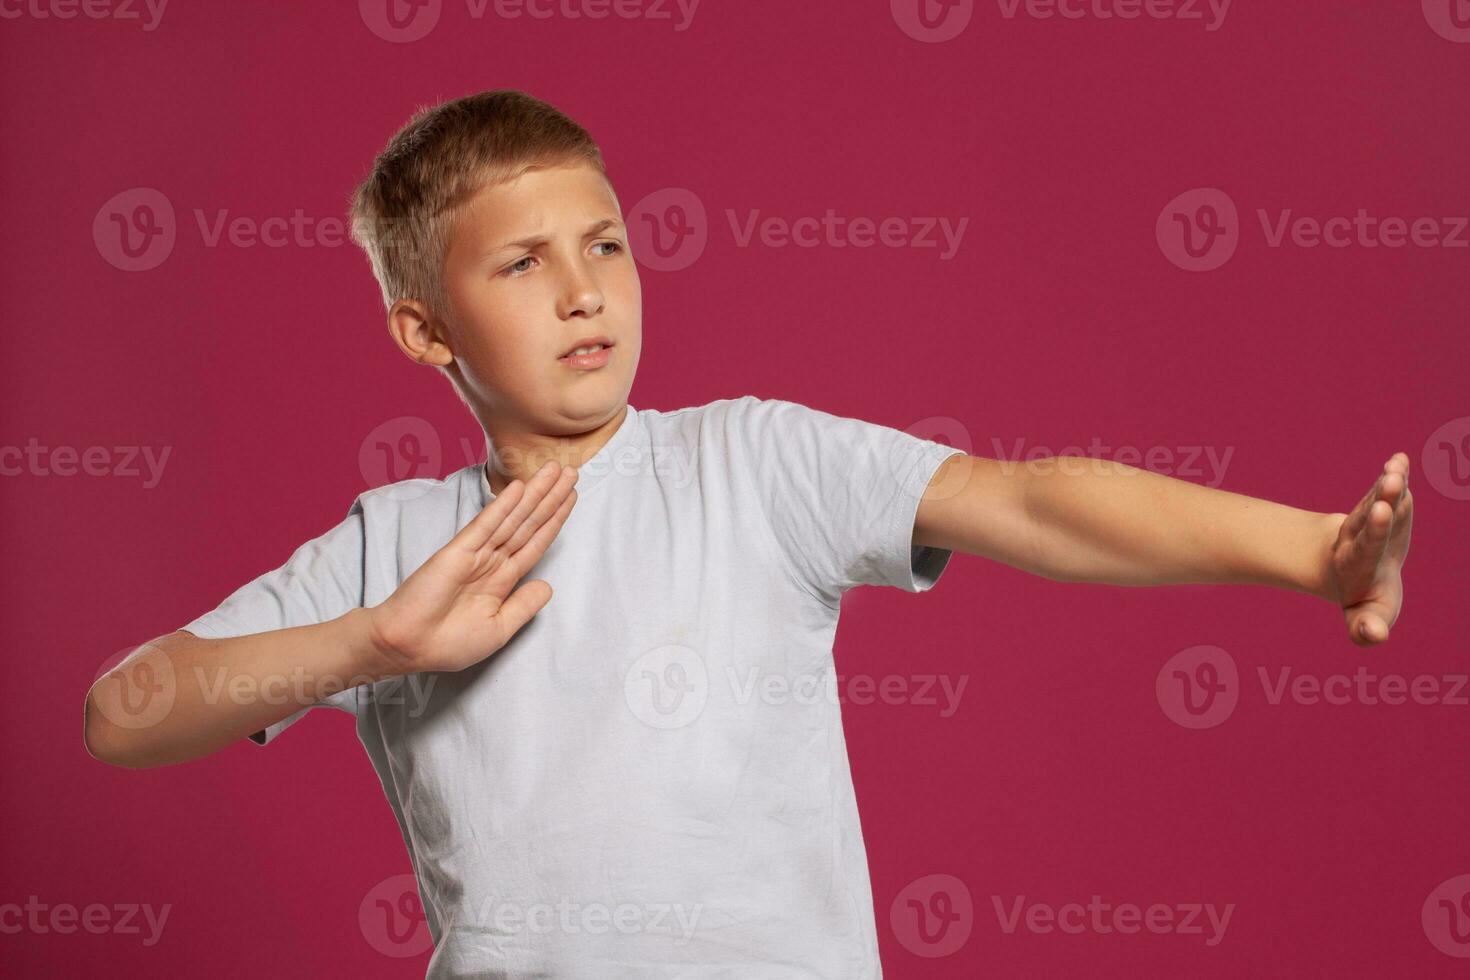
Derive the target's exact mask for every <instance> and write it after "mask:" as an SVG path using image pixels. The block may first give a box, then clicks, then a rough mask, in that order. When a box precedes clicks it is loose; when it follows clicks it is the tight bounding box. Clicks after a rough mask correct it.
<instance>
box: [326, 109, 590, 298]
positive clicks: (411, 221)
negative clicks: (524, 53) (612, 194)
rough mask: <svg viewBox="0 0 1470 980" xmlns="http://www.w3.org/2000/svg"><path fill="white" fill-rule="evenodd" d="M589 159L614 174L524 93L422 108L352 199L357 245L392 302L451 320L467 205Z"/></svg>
mask: <svg viewBox="0 0 1470 980" xmlns="http://www.w3.org/2000/svg"><path fill="white" fill-rule="evenodd" d="M582 161H585V162H587V163H590V164H591V165H593V166H594V167H596V168H597V170H598V172H599V173H601V174H602V175H603V177H604V178H606V177H607V168H606V167H605V166H604V165H603V162H602V151H601V150H600V149H599V148H598V146H597V143H596V142H595V141H594V140H593V139H592V137H591V136H590V135H589V134H588V132H587V131H586V130H585V129H583V128H582V127H581V126H579V125H578V124H577V123H576V122H574V121H573V120H572V119H570V118H569V117H567V116H566V115H564V114H563V113H562V112H561V111H560V110H558V109H557V108H556V107H554V106H552V105H550V104H548V103H546V102H543V101H541V100H540V99H537V98H535V97H533V96H530V95H528V94H526V93H525V92H519V91H516V90H515V89H495V90H493V91H487V92H480V93H478V94H475V95H467V96H464V97H463V98H459V99H455V100H453V101H450V102H444V103H441V104H439V105H436V106H428V107H424V108H421V109H419V110H418V111H416V112H415V113H414V115H413V117H412V118H411V119H410V120H409V121H408V123H406V124H405V125H404V126H403V128H402V129H400V130H399V131H398V132H397V133H396V134H394V136H393V138H392V139H391V140H389V141H388V146H387V147H386V148H385V149H384V150H383V152H382V153H380V154H378V157H377V159H375V160H374V161H373V168H372V172H371V173H370V174H369V175H368V177H367V179H366V180H364V181H363V182H362V183H361V184H360V185H359V186H358V187H357V189H356V190H355V191H354V192H353V195H352V203H351V211H350V214H351V223H352V240H353V241H355V242H356V243H357V244H358V245H360V246H361V247H362V249H363V251H365V252H366V253H367V256H368V261H369V262H370V263H371V264H372V269H373V275H374V277H376V278H377V280H378V285H379V286H381V287H382V290H383V303H384V305H385V306H387V307H388V308H390V309H391V308H392V306H393V304H394V303H396V302H397V301H398V300H400V299H416V300H419V301H421V302H423V303H425V304H427V306H428V307H429V310H430V311H431V312H432V313H433V314H434V315H436V316H443V315H445V314H446V313H447V310H448V303H447V299H446V296H445V292H444V284H443V281H442V275H441V272H442V269H443V264H444V257H445V252H446V250H447V247H448V241H449V232H450V229H451V228H452V227H453V225H454V220H455V218H456V217H458V215H459V213H460V211H461V209H462V208H463V206H464V205H465V203H467V202H468V201H469V200H470V199H471V198H472V197H474V195H475V194H476V193H478V192H479V191H480V190H481V189H483V188H485V187H488V186H492V185H494V184H498V183H501V182H502V181H506V180H510V179H513V178H515V177H518V176H520V175H521V174H522V173H524V172H526V171H527V170H537V169H542V168H545V167H555V166H561V165H565V164H569V163H577V162H582Z"/></svg>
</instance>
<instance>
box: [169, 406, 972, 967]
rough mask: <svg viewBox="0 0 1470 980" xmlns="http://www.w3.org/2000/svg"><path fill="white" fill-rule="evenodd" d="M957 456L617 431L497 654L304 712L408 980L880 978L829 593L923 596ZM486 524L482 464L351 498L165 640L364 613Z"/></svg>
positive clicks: (687, 416) (647, 413) (727, 409)
mask: <svg viewBox="0 0 1470 980" xmlns="http://www.w3.org/2000/svg"><path fill="white" fill-rule="evenodd" d="M958 452H960V450H958V449H955V448H953V447H950V446H946V445H943V444H941V443H937V442H931V441H928V440H924V439H919V438H916V437H914V436H911V435H909V434H908V433H905V432H902V431H899V430H897V429H894V428H890V427H887V426H882V425H876V424H873V423H868V422H864V421H860V420H857V419H849V418H842V417H839V416H834V415H830V414H827V413H825V412H821V411H818V410H815V409H811V408H808V407H806V406H803V405H800V404H796V403H793V402H788V401H782V400H778V399H759V398H755V397H753V396H746V397H743V398H736V399H722V400H719V401H714V402H711V403H709V404H707V405H701V406H695V407H691V408H683V409H679V410H676V411H669V412H662V411H657V410H652V409H643V410H641V411H640V410H638V409H635V408H633V407H632V406H631V405H629V406H628V412H627V415H626V416H625V418H624V421H623V422H622V423H621V425H620V427H619V428H618V430H617V431H616V432H615V433H614V435H613V437H612V438H611V439H610V440H609V441H608V442H607V443H606V444H605V445H604V446H603V447H602V449H601V450H599V451H598V453H597V454H596V455H595V456H594V457H592V458H591V459H589V460H587V461H586V462H585V463H584V464H583V465H582V466H581V467H580V468H579V472H580V476H579V479H578V483H577V495H578V499H577V505H576V507H575V508H574V509H573V511H572V513H571V515H570V517H569V518H568V519H567V522H566V524H565V525H564V526H563V528H562V530H561V531H560V532H559V534H558V536H557V538H556V539H555V540H554V541H553V542H552V544H551V546H550V547H549V548H548V549H547V551H546V553H545V554H544V555H543V556H542V558H541V560H540V561H539V562H538V563H537V565H536V567H535V568H534V569H533V570H532V572H531V573H530V574H529V575H528V576H527V578H543V579H545V580H546V581H548V582H549V583H550V584H551V586H552V588H553V589H554V591H555V594H554V596H553V598H552V599H551V601H550V602H549V603H548V604H547V605H546V607H545V608H543V609H542V610H541V611H540V612H539V613H538V614H537V615H536V616H535V617H534V618H533V619H532V620H531V621H530V622H529V623H528V624H527V625H526V626H525V627H523V628H522V629H521V631H520V632H519V633H517V634H516V635H515V636H514V637H513V638H512V639H511V640H510V642H509V643H508V644H506V645H505V646H504V647H502V648H501V649H500V650H499V651H498V652H496V653H494V654H492V655H491V656H490V657H489V658H487V659H486V660H484V661H482V662H481V663H479V664H476V665H474V666H472V667H469V668H467V669H465V670H462V671H458V672H444V673H421V674H414V675H409V676H408V677H398V678H393V679H390V680H387V681H382V682H379V683H377V684H372V685H361V686H358V687H355V688H350V689H348V690H346V691H344V692H342V693H341V694H338V695H335V696H333V697H332V698H330V699H328V700H326V701H323V702H320V703H319V704H318V705H314V707H319V706H322V705H329V706H332V707H337V708H340V709H343V710H345V711H349V712H351V713H352V714H354V715H355V717H356V722H357V734H358V737H359V739H360V740H361V742H362V744H363V746H364V747H365V748H366V749H367V752H368V755H369V756H370V757H371V759H372V763H373V766H374V767H375V768H376V770H377V772H378V775H379V777H380V778H381V780H382V785H383V790H384V792H385V793H386V795H387V798H388V802H389V804H390V805H391V806H392V808H393V811H394V815H395V816H396V817H397V819H398V823H399V826H400V828H401V830H402V832H403V837H404V841H405V843H406V844H407V846H408V851H409V855H410V857H411V859H412V862H413V870H414V874H415V875H416V878H417V885H418V890H419V895H420V897H421V899H422V902H423V909H424V914H425V916H426V918H427V924H428V928H429V930H430V933H431V935H432V938H433V941H434V944H435V952H434V955H433V958H432V960H431V962H430V965H429V970H428V977H429V978H430V980H434V978H448V977H469V976H474V977H497V978H513V977H514V978H521V977H533V976H534V977H557V978H595V980H620V978H630V980H631V978H638V980H649V978H664V977H667V978H672V977H679V978H701V980H710V978H716V977H720V978H726V977H728V978H739V980H766V978H770V980H775V978H780V980H797V978H818V977H820V978H831V980H874V978H878V977H880V976H881V972H880V966H879V960H878V943H877V933H876V927H875V920H874V913H873V900H872V893H871V888H870V884H869V879H868V865H867V854H866V850H865V848H864V845H863V837H862V830H861V826H860V824H859V822H858V813H857V804H856V800H855V798H854V795H853V786H852V776H851V773H850V771H849V769H848V759H847V746H846V742H845V740H844V737H843V729H842V717H841V712H840V705H839V703H838V701H837V697H836V690H835V683H834V665H833V659H832V642H833V638H834V636H835V634H836V629H837V617H838V612H839V606H840V600H841V596H842V593H843V592H844V591H845V590H847V589H849V588H852V587H853V586H856V585H861V584H869V585H888V586H894V587H896V588H900V589H904V590H906V591H909V592H921V591H925V590H927V589H929V588H930V587H931V586H933V585H934V583H935V582H936V581H938V579H939V576H940V574H941V573H942V572H943V570H944V567H945V565H946V564H947V563H948V561H949V558H950V555H951V553H950V552H949V551H946V550H943V549H938V548H918V547H914V546H913V545H912V530H913V524H914V516H915V513H916V511H917V509H918V504H919V498H920V495H921V494H922V492H923V490H924V488H925V487H926V486H927V484H928V482H929V480H930V477H931V476H932V475H933V474H934V472H935V470H936V469H938V467H939V464H940V463H941V462H943V460H944V459H946V458H947V457H949V456H950V455H952V454H955V453H958ZM491 499H493V497H492V494H491V493H490V488H489V484H488V483H487V482H486V479H485V471H484V467H483V465H482V464H476V465H473V466H468V467H465V468H464V469H462V470H459V471H458V472H455V473H453V474H451V475H449V476H448V477H446V478H444V479H442V480H439V479H416V480H405V481H402V482H399V483H394V484H389V485H387V486H384V487H379V488H377V489H374V490H369V491H367V492H365V493H363V494H361V495H359V496H358V498H357V499H356V501H354V503H353V505H352V508H351V510H350V511H349V512H348V514H347V517H346V519H345V520H343V521H342V523H340V524H338V525H337V526H336V527H334V528H332V529H331V530H330V531H328V532H326V533H325V534H323V535H321V536H320V537H318V538H315V539H313V540H311V541H308V542H306V543H305V544H303V545H302V546H301V547H300V548H299V549H297V551H296V552H295V553H294V554H293V555H292V556H291V558H290V560H288V561H287V562H286V563H285V564H284V565H283V566H281V567H280V568H278V569H275V570H274V571H271V572H267V573H266V574H264V575H262V576H261V577H260V578H257V579H255V580H254V581H252V582H250V583H248V584H247V585H245V586H243V587H241V588H240V589H239V590H238V591H236V592H235V593H234V594H232V595H231V596H229V597H228V598H227V599H225V600H224V602H222V603H221V604H220V606H219V607H218V608H216V609H215V610H213V611H212V612H210V613H208V614H206V615H204V616H201V617H200V618H198V619H196V620H194V621H193V622H191V623H189V624H188V625H187V626H185V627H184V629H187V630H189V631H191V632H193V633H195V634H197V635H199V636H202V637H211V638H222V637H230V636H238V635H241V634H246V633H258V632H263V631H266V630H274V629H283V628H286V627H290V626H300V625H305V624H308V623H315V622H322V621H325V620H328V619H334V618H336V617H338V616H341V615H343V614H344V613H346V612H347V611H348V610H349V609H351V608H353V607H357V606H374V605H377V604H378V603H381V602H382V601H383V600H384V599H386V598H387V597H388V596H389V595H390V594H391V593H392V592H393V590H394V589H395V588H396V587H397V586H398V585H399V583H400V582H402V581H403V580H404V579H405V578H407V577H408V575H409V574H410V573H412V572H413V571H414V570H415V569H416V568H418V567H419V566H420V565H421V564H422V563H423V562H424V561H426V560H427V559H428V558H429V556H430V555H432V554H433V553H434V552H435V551H437V550H438V549H439V548H440V547H442V546H443V545H444V544H445V543H446V542H448V541H449V539H450V538H451V537H453V536H454V535H455V533H457V532H458V531H459V530H460V529H461V528H463V527H464V526H465V524H466V523H468V522H469V521H470V520H471V519H472V518H473V517H474V516H475V515H476V514H478V513H479V512H480V510H481V509H482V508H483V507H484V506H485V505H486V504H487V503H488V502H489V501H490V500H491ZM308 710H309V709H306V708H303V709H302V710H300V711H298V712H297V713H296V714H294V715H292V716H290V717H288V718H286V719H285V720H284V721H282V722H280V723H278V724H276V725H273V726H271V727H270V728H269V729H267V730H266V731H265V732H263V733H259V732H258V733H256V734H255V735H254V736H252V737H253V738H254V739H256V740H257V741H259V742H260V743H261V744H268V743H269V742H270V741H271V740H272V739H274V738H275V737H276V736H278V735H279V734H280V733H281V731H282V730H283V729H285V728H286V727H287V726H289V725H291V724H293V723H294V722H295V721H297V720H298V719H300V718H301V717H302V716H303V715H304V714H305V713H306V712H307V711H308ZM548 909H549V911H548Z"/></svg>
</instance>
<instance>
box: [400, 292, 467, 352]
mask: <svg viewBox="0 0 1470 980" xmlns="http://www.w3.org/2000/svg"><path fill="white" fill-rule="evenodd" d="M388 333H389V334H390V335H392V337H393V342H394V343H396V344H397V345H398V347H399V349H400V350H402V351H403V353H405V354H407V355H408V357H409V358H410V359H411V360H413V361H415V362H417V363H419V364H436V365H438V366H439V367H444V366H445V365H447V364H449V363H451V362H452V361H453V360H454V352H453V351H452V350H450V348H449V337H448V335H447V333H446V331H445V329H444V325H443V324H442V323H441V322H440V321H439V320H437V319H435V318H433V317H432V316H430V314H429V309H428V307H427V306H425V305H424V304H423V303H420V302H419V301H418V300H416V299H401V300H399V301H398V302H396V303H394V304H393V308H392V309H390V310H389V311H388Z"/></svg>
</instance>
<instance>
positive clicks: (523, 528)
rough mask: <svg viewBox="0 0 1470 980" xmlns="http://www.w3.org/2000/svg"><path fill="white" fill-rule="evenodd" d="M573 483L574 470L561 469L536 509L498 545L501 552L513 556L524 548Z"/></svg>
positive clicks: (560, 502) (558, 506) (563, 498)
mask: <svg viewBox="0 0 1470 980" xmlns="http://www.w3.org/2000/svg"><path fill="white" fill-rule="evenodd" d="M559 469H560V468H559ZM575 481H576V472H575V471H574V470H570V469H561V470H560V472H559V473H558V475H557V479H556V481H555V482H554V483H552V485H551V487H550V488H549V489H548V490H547V492H546V496H544V497H542V498H541V501H540V502H539V503H538V504H537V505H536V509H535V510H534V511H532V512H531V513H530V514H529V515H528V516H527V517H526V518H525V519H524V520H523V521H521V523H520V524H518V525H517V526H516V527H515V529H514V533H512V534H511V536H510V538H509V539H508V540H507V541H506V542H505V543H504V544H502V545H500V548H501V550H503V551H505V552H506V553H507V554H512V555H513V554H515V553H516V552H517V551H519V550H520V549H521V548H523V547H525V545H526V542H527V541H528V540H530V538H531V536H532V535H533V534H535V533H536V530H537V529H538V528H540V527H541V525H543V524H544V523H546V521H547V519H548V518H550V517H551V516H552V515H553V514H555V513H556V512H557V509H558V508H560V507H561V505H562V502H563V501H565V500H566V498H567V495H568V494H570V493H571V491H572V485H573V483H574V482H575Z"/></svg>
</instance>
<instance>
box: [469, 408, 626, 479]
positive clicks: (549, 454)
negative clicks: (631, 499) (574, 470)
mask: <svg viewBox="0 0 1470 980" xmlns="http://www.w3.org/2000/svg"><path fill="white" fill-rule="evenodd" d="M627 415H628V406H627V405H626V404H624V405H623V407H622V408H620V409H619V410H618V413H617V414H616V415H614V416H613V417H612V418H610V419H608V420H607V421H606V422H604V423H603V424H602V425H599V426H598V427H597V428H595V429H589V430H588V431H586V432H583V433H579V434H577V435H574V436H544V435H538V434H536V433H532V432H511V433H505V434H503V435H500V436H496V435H494V434H492V435H491V438H490V444H491V450H492V456H491V458H490V459H489V461H488V462H487V463H486V466H485V475H486V477H487V478H488V479H489V481H490V492H491V493H493V494H495V495H496V496H499V495H500V493H501V491H503V490H504V489H505V488H506V487H507V486H509V485H510V481H511V480H520V481H521V482H522V483H525V482H526V481H527V480H529V479H530V478H531V477H532V476H534V475H535V474H536V471H537V470H539V469H540V468H541V467H542V466H544V465H546V463H547V462H548V461H551V460H554V461H556V462H558V463H564V464H565V465H567V466H577V467H580V466H582V464H584V463H586V462H587V460H589V459H591V458H592V457H593V456H595V455H597V453H598V451H599V450H601V449H602V447H603V446H605V445H607V443H608V441H609V440H611V439H612V437H613V436H614V435H615V434H616V433H617V431H618V428H619V427H620V426H622V424H623V420H624V419H625V418H626V417H627Z"/></svg>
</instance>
